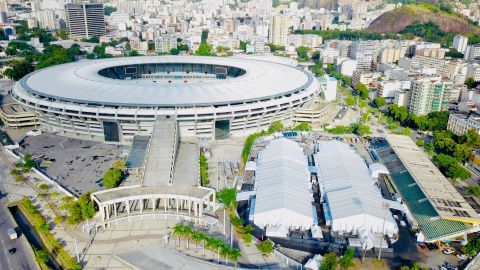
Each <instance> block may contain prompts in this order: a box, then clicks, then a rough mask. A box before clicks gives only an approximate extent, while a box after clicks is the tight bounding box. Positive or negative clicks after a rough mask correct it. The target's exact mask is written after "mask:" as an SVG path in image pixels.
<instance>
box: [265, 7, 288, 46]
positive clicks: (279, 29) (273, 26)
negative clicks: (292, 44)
mask: <svg viewBox="0 0 480 270" xmlns="http://www.w3.org/2000/svg"><path fill="white" fill-rule="evenodd" d="M289 27H290V17H288V15H285V14H277V15H273V16H272V17H271V18H270V28H269V29H268V30H269V31H268V42H269V43H272V44H274V45H277V46H285V45H286V44H287V42H288V32H289Z"/></svg>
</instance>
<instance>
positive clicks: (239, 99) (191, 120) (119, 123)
mask: <svg viewBox="0 0 480 270" xmlns="http://www.w3.org/2000/svg"><path fill="white" fill-rule="evenodd" d="M296 64H297V63H296V61H291V60H289V62H286V60H278V59H276V58H274V57H270V58H253V57H251V58H235V57H231V58H223V57H196V56H152V57H128V58H116V59H104V60H93V61H79V62H75V63H69V64H63V65H58V66H54V67H50V68H46V69H42V70H38V71H35V72H33V73H31V74H29V75H27V76H25V77H24V78H22V79H21V80H20V81H18V82H17V83H16V84H15V85H14V87H13V89H12V92H11V94H12V96H13V97H14V99H16V100H17V101H18V102H19V103H21V104H23V105H24V106H27V107H29V108H30V109H32V110H34V111H35V112H36V113H37V114H38V118H39V123H40V124H41V125H42V126H43V127H44V128H45V129H46V130H47V131H50V132H58V133H59V134H62V135H65V136H71V137H76V138H83V139H90V140H98V141H107V142H120V143H129V142H131V141H132V139H133V136H134V135H142V134H145V135H150V134H151V132H152V130H153V126H154V122H155V119H157V118H158V117H165V118H173V119H176V120H177V122H178V126H179V131H180V134H181V136H184V137H205V138H209V139H223V138H228V137H229V136H236V135H240V136H241V135H244V134H248V133H250V132H252V131H256V130H259V129H264V128H266V127H267V126H269V125H270V123H271V122H272V121H274V120H282V121H283V122H284V123H285V124H286V125H289V124H291V123H292V121H293V116H294V112H295V110H296V109H297V108H299V107H300V106H302V105H303V104H305V103H307V102H308V101H310V100H311V99H313V98H314V97H315V96H317V95H318V94H319V92H320V85H319V82H318V81H317V80H316V79H315V77H314V76H313V75H312V74H310V73H309V72H305V71H303V70H302V69H299V68H297V67H296Z"/></svg>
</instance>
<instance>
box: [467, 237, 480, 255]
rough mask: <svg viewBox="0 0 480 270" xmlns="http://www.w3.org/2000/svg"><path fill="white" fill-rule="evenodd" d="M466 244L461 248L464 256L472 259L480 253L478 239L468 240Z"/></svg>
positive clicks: (479, 240) (479, 241) (479, 239)
mask: <svg viewBox="0 0 480 270" xmlns="http://www.w3.org/2000/svg"><path fill="white" fill-rule="evenodd" d="M469 240H470V241H468V243H467V244H466V245H465V246H464V247H463V251H464V252H465V254H466V255H468V256H470V257H474V256H475V255H476V254H477V253H478V252H479V251H480V238H479V237H476V238H473V239H469Z"/></svg>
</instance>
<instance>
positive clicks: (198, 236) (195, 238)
mask: <svg viewBox="0 0 480 270" xmlns="http://www.w3.org/2000/svg"><path fill="white" fill-rule="evenodd" d="M190 236H191V237H192V241H193V242H194V243H195V248H197V246H198V243H200V242H201V241H202V233H201V232H197V231H192V233H191V234H190Z"/></svg>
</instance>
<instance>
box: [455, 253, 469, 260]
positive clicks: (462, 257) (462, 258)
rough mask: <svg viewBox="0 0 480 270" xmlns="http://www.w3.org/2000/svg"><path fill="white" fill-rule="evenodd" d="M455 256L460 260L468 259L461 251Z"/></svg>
mask: <svg viewBox="0 0 480 270" xmlns="http://www.w3.org/2000/svg"><path fill="white" fill-rule="evenodd" d="M457 258H459V259H460V260H468V256H467V255H465V254H461V253H459V254H457Z"/></svg>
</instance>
